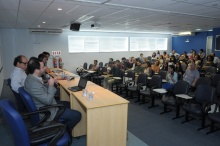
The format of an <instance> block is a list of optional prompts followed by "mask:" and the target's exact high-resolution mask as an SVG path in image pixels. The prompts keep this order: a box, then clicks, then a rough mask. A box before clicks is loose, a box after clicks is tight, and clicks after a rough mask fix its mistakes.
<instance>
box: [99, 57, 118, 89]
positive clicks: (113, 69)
mask: <svg viewBox="0 0 220 146" xmlns="http://www.w3.org/2000/svg"><path fill="white" fill-rule="evenodd" d="M109 67H111V70H110V71H109V73H108V75H109V77H106V78H104V80H103V87H104V88H106V89H108V90H111V89H112V83H114V82H115V79H113V78H112V77H111V76H113V77H120V69H119V68H118V67H117V66H116V65H115V63H114V62H113V61H111V62H109Z"/></svg>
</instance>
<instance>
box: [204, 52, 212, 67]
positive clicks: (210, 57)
mask: <svg viewBox="0 0 220 146" xmlns="http://www.w3.org/2000/svg"><path fill="white" fill-rule="evenodd" d="M206 58H207V59H206V60H205V61H204V63H203V66H202V69H206V68H207V67H209V66H214V62H213V60H214V58H213V57H212V56H211V55H209V56H207V57H206Z"/></svg>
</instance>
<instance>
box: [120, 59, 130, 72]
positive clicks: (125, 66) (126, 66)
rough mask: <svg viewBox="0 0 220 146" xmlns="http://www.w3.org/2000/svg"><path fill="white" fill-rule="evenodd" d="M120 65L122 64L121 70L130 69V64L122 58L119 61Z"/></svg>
mask: <svg viewBox="0 0 220 146" xmlns="http://www.w3.org/2000/svg"><path fill="white" fill-rule="evenodd" d="M121 61H122V62H121V64H122V68H123V69H124V70H127V69H128V68H130V63H129V62H128V60H127V59H126V58H125V57H123V58H122V59H121Z"/></svg>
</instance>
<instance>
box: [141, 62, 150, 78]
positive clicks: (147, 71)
mask: <svg viewBox="0 0 220 146" xmlns="http://www.w3.org/2000/svg"><path fill="white" fill-rule="evenodd" d="M143 67H144V73H145V74H147V76H149V77H151V76H152V69H151V64H150V62H146V63H145V64H143Z"/></svg>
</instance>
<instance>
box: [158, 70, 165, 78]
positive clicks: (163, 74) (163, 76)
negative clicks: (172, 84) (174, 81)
mask: <svg viewBox="0 0 220 146" xmlns="http://www.w3.org/2000/svg"><path fill="white" fill-rule="evenodd" d="M158 75H160V76H161V78H162V79H166V75H167V72H166V71H165V70H160V71H159V72H158Z"/></svg>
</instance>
